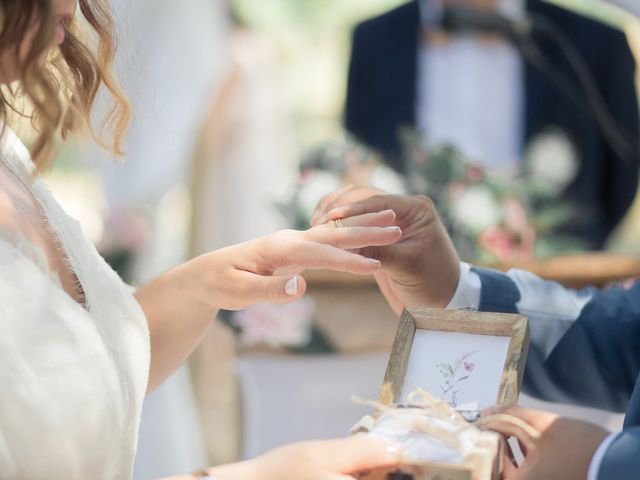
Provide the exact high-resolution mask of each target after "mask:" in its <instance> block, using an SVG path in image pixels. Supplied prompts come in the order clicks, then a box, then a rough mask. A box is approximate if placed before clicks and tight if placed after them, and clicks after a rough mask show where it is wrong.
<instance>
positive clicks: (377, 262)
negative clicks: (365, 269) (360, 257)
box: [367, 258, 380, 265]
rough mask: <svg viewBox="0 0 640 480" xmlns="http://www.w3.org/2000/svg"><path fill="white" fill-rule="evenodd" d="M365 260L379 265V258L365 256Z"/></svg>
mask: <svg viewBox="0 0 640 480" xmlns="http://www.w3.org/2000/svg"><path fill="white" fill-rule="evenodd" d="M367 262H369V263H373V264H374V265H380V260H376V259H375V258H367Z"/></svg>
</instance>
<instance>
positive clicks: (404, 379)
mask: <svg viewBox="0 0 640 480" xmlns="http://www.w3.org/2000/svg"><path fill="white" fill-rule="evenodd" d="M528 343H529V325H528V321H527V317H526V316H523V315H508V314H501V313H484V312H470V311H447V310H436V309H410V310H405V311H404V312H403V315H402V318H401V320H400V325H399V327H398V331H397V334H396V338H395V341H394V345H393V348H392V351H391V355H390V358H389V363H388V365H387V371H386V374H385V380H384V384H383V387H382V391H381V398H380V399H381V402H382V403H384V404H399V405H408V396H409V395H410V394H411V393H412V392H414V391H416V390H417V389H422V390H424V391H426V392H429V393H430V394H431V395H433V396H435V397H437V398H439V399H441V400H444V401H445V402H447V403H448V404H449V405H451V406H452V407H454V408H455V409H456V410H458V411H461V412H468V413H469V414H470V415H473V413H474V412H479V411H481V410H483V409H484V408H487V407H490V406H493V405H501V406H506V405H514V404H516V403H517V401H518V396H519V393H520V386H521V383H522V374H523V371H524V365H525V361H526V356H527V348H528Z"/></svg>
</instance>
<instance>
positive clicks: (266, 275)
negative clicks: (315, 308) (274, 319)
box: [0, 0, 401, 480]
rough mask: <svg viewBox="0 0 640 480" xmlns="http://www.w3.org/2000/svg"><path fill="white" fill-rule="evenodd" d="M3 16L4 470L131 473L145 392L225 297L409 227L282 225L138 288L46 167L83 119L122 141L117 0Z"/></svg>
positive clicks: (337, 475) (253, 474)
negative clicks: (73, 212) (103, 98)
mask: <svg viewBox="0 0 640 480" xmlns="http://www.w3.org/2000/svg"><path fill="white" fill-rule="evenodd" d="M76 10H78V11H77V12H76ZM0 23H1V25H0V84H2V89H1V90H0V121H1V122H2V124H3V125H2V126H1V128H2V135H1V137H0V265H1V268H0V325H1V327H2V335H0V360H1V362H2V369H1V371H0V478H7V479H34V478H52V479H65V480H67V479H89V478H96V479H98V478H99V479H127V478H131V471H132V464H133V458H134V456H135V450H136V441H137V430H138V425H139V421H140V409H141V405H142V400H143V397H144V395H145V393H146V392H148V391H150V390H152V389H153V388H155V387H156V386H157V385H158V384H159V383H160V382H162V381H163V380H164V379H165V378H166V377H167V376H168V375H169V374H170V373H171V372H172V371H173V370H174V369H175V368H177V367H178V366H179V365H180V364H181V362H183V361H184V360H185V359H186V358H187V356H188V355H189V354H190V353H191V351H192V350H193V349H194V348H195V347H196V346H197V344H198V342H199V341H200V339H201V338H202V337H203V336H204V335H205V332H206V330H207V329H208V327H209V325H210V324H211V322H212V321H213V319H214V318H215V314H216V311H217V309H218V308H225V309H238V308H243V307H246V306H248V305H250V304H253V303H257V302H266V301H269V302H276V303H284V302H288V301H291V300H293V299H296V298H299V297H300V296H301V295H302V294H303V293H304V291H305V282H304V279H303V278H302V277H301V276H300V273H301V272H302V271H303V270H304V269H305V268H332V269H336V270H344V271H351V272H354V273H361V274H367V273H373V272H376V271H377V270H378V269H379V268H380V263H379V262H378V261H376V260H371V259H367V258H364V257H362V256H359V255H356V254H354V253H350V252H348V251H347V250H349V249H354V248H359V247H363V246H365V245H374V246H375V245H378V246H381V245H387V244H391V243H393V242H395V241H397V240H398V239H399V237H400V236H401V232H400V230H399V229H398V228H397V227H393V226H392V224H393V221H394V217H395V216H394V214H393V212H390V211H386V212H381V213H377V214H371V215H365V216H362V217H358V218H354V219H349V220H345V221H344V222H343V224H344V225H343V228H335V227H336V226H339V225H335V224H333V225H329V224H327V225H323V226H320V227H315V228H312V229H310V230H307V231H303V232H300V231H280V232H277V233H274V234H272V235H270V236H267V237H263V238H259V239H257V240H253V241H250V242H247V243H243V244H240V245H235V246H232V247H228V248H225V249H222V250H218V251H214V252H211V253H209V254H206V255H203V256H201V257H198V258H195V259H193V260H191V261H190V262H188V263H186V264H184V265H182V266H180V267H178V268H175V269H173V270H171V271H168V272H166V273H165V274H163V275H161V276H160V277H159V278H157V279H155V280H154V281H152V282H151V283H149V284H147V285H145V286H143V287H142V288H140V289H138V290H137V291H136V292H135V293H132V291H131V289H130V288H129V287H128V286H127V285H125V284H124V283H123V282H122V281H121V280H120V279H119V278H118V276H117V275H116V274H115V273H114V272H113V270H111V269H110V268H109V267H108V266H107V264H106V263H105V262H104V261H103V260H102V258H100V256H99V255H98V253H97V252H96V250H95V248H94V247H93V245H91V244H90V242H89V241H88V240H87V239H86V238H85V237H84V235H83V233H82V231H81V229H80V226H79V225H78V223H77V222H76V221H74V220H73V219H71V218H70V217H68V216H67V215H66V214H65V213H64V211H63V210H62V209H61V207H60V205H59V204H58V203H57V202H56V200H55V199H54V197H53V196H52V194H51V193H50V191H49V190H48V189H47V187H46V185H45V183H44V182H43V180H42V179H41V178H40V176H39V173H40V172H41V171H42V170H43V169H44V168H46V167H47V165H48V163H49V162H48V159H50V158H52V152H53V144H54V142H55V140H56V138H57V137H58V135H59V134H61V135H62V136H63V137H66V136H67V135H69V134H72V133H79V132H81V131H86V132H89V133H90V134H91V135H92V136H93V138H94V139H96V140H97V141H99V142H101V143H102V144H103V145H106V146H107V147H106V148H110V149H111V150H112V151H114V152H116V153H120V145H121V142H122V137H123V134H124V131H125V129H126V125H127V123H128V118H129V109H128V105H127V102H126V99H125V98H124V97H123V95H122V94H121V92H120V90H119V89H118V86H117V84H116V83H115V82H114V80H113V77H112V75H111V72H110V65H111V61H112V58H113V53H114V43H115V41H114V38H113V33H112V32H113V25H112V22H111V17H110V15H109V11H108V8H107V6H106V1H105V0H79V8H78V5H77V0H0ZM81 32H82V33H83V34H82V35H81ZM85 38H86V39H88V40H85ZM90 40H94V41H95V45H93V43H94V42H92V41H90ZM103 87H105V88H106V90H107V91H108V92H110V94H111V96H112V97H113V100H114V108H113V110H112V112H111V114H110V115H109V116H108V119H107V120H108V121H107V123H106V126H105V127H104V128H103V129H101V131H100V135H96V134H95V133H94V132H92V130H91V128H90V126H89V115H90V112H91V108H92V105H93V103H94V100H95V97H96V95H97V93H98V91H99V89H100V88H103ZM25 104H28V105H31V109H30V110H29V112H28V113H24V112H23V110H22V106H23V105H25ZM18 112H22V114H23V115H25V116H28V117H29V118H30V119H31V121H32V123H33V124H34V126H35V127H36V131H37V132H38V136H37V137H36V139H35V141H34V143H33V145H32V146H31V149H30V151H29V150H27V149H26V147H25V146H24V145H23V144H22V143H21V142H20V140H19V139H18V138H17V137H16V135H15V134H14V133H13V132H12V131H11V130H10V129H9V128H8V126H7V122H8V121H9V120H8V117H10V116H12V115H13V114H15V113H18ZM10 114H11V115H10ZM107 132H111V133H110V134H107ZM150 174H152V172H150ZM397 459H398V456H397V453H396V452H395V449H394V448H393V446H391V447H389V446H388V445H386V444H383V443H381V442H378V441H374V440H370V439H364V438H360V437H354V438H351V439H342V440H334V441H327V442H312V443H303V444H297V445H291V446H287V447H283V448H280V449H278V450H275V451H273V452H270V453H267V454H266V455H264V456H262V457H259V458H256V459H253V460H249V461H247V462H242V463H238V464H233V465H227V466H222V467H216V468H211V469H209V470H208V471H206V472H202V473H198V474H197V475H191V476H190V475H185V476H184V477H180V478H185V479H188V478H194V477H195V476H198V477H207V476H210V478H214V477H215V478H216V479H218V480H227V479H229V480H231V479H239V478H261V479H267V480H269V479H274V480H275V479H279V480H282V479H285V480H286V479H296V480H305V479H318V480H321V479H336V480H337V479H348V478H353V477H352V476H350V474H353V473H354V472H357V471H359V470H363V469H370V468H374V467H376V466H381V465H389V464H393V463H395V462H396V461H397Z"/></svg>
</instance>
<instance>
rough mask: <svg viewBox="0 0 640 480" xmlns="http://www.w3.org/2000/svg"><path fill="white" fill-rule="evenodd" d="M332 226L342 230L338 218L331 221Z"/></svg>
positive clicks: (340, 221)
mask: <svg viewBox="0 0 640 480" xmlns="http://www.w3.org/2000/svg"><path fill="white" fill-rule="evenodd" d="M333 225H334V226H335V227H336V228H342V227H343V225H342V220H340V219H339V218H336V219H335V220H334V221H333Z"/></svg>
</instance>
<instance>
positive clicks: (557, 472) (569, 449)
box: [489, 408, 609, 480]
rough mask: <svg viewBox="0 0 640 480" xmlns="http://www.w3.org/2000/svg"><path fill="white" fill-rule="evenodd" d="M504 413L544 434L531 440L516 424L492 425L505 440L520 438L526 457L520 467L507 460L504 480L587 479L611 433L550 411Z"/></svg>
mask: <svg viewBox="0 0 640 480" xmlns="http://www.w3.org/2000/svg"><path fill="white" fill-rule="evenodd" d="M503 413H505V414H508V415H512V416H514V417H516V418H520V419H521V420H524V421H525V422H526V423H528V424H529V425H531V426H532V427H533V428H535V429H536V430H537V431H539V432H540V434H541V435H540V438H538V439H531V438H529V437H528V436H527V435H525V434H524V433H523V431H522V430H521V429H519V428H517V427H515V426H514V425H512V424H509V423H506V422H501V421H499V420H498V421H496V422H495V423H490V424H489V428H490V429H491V430H494V431H496V432H498V433H500V434H502V435H504V436H505V437H516V438H517V439H518V442H519V444H520V448H521V450H522V453H523V454H524V456H525V460H524V463H523V464H522V465H521V466H520V468H517V467H516V466H515V463H514V462H513V461H510V460H509V458H508V457H506V459H505V460H506V461H505V465H504V469H503V472H502V478H503V479H504V480H539V479H545V480H585V479H586V478H587V473H588V471H589V465H590V464H591V459H592V457H593V455H594V453H595V451H596V450H597V449H598V446H599V445H600V444H601V443H602V441H603V440H604V439H605V438H606V437H607V435H608V434H609V432H607V431H606V430H604V429H603V428H600V427H598V426H597V425H593V424H591V423H587V422H581V421H578V420H571V419H568V418H562V417H559V416H558V415H554V414H552V413H548V412H540V411H537V410H525V409H520V408H515V409H509V410H506V411H504V412H503Z"/></svg>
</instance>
